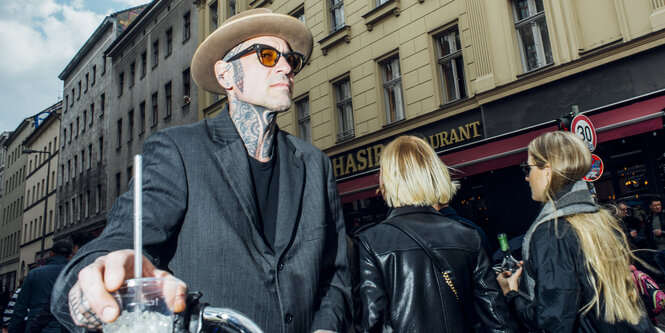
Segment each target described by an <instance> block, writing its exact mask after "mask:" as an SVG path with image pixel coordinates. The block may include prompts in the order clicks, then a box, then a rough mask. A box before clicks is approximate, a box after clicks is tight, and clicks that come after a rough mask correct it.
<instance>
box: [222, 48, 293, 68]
mask: <svg viewBox="0 0 665 333" xmlns="http://www.w3.org/2000/svg"><path fill="white" fill-rule="evenodd" d="M252 52H256V56H257V57H258V58H259V62H260V63H261V64H262V65H263V66H266V67H275V65H277V62H278V61H279V57H281V56H284V59H286V62H287V63H288V64H289V66H291V73H293V75H296V74H298V72H300V70H301V69H302V67H303V65H304V64H305V56H304V55H302V54H301V53H298V52H286V53H282V52H279V51H277V49H275V48H274V47H272V46H270V45H265V44H253V45H252V46H250V47H248V48H246V49H244V50H242V51H240V52H239V53H238V54H236V55H234V56H233V57H231V58H229V60H227V62H231V61H233V60H238V59H240V58H242V57H244V56H246V55H248V54H250V53H252Z"/></svg>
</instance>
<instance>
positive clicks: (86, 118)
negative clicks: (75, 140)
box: [81, 110, 88, 132]
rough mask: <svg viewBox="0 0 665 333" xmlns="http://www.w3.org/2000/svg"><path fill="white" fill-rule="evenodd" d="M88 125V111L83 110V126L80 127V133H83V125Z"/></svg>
mask: <svg viewBox="0 0 665 333" xmlns="http://www.w3.org/2000/svg"><path fill="white" fill-rule="evenodd" d="M87 123H88V110H83V126H82V127H81V132H85V124H87Z"/></svg>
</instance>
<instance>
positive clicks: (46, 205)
mask: <svg viewBox="0 0 665 333" xmlns="http://www.w3.org/2000/svg"><path fill="white" fill-rule="evenodd" d="M46 153H47V154H48V155H47V157H46V158H48V164H47V167H46V195H45V196H44V218H43V221H42V249H41V257H42V259H43V258H44V257H45V256H44V242H45V241H46V213H47V209H48V197H49V195H48V187H49V176H50V175H51V152H46ZM72 208H73V207H72Z"/></svg>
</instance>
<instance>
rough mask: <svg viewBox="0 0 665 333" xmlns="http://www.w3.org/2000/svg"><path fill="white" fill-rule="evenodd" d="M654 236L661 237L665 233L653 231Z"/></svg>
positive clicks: (658, 230) (657, 230)
mask: <svg viewBox="0 0 665 333" xmlns="http://www.w3.org/2000/svg"><path fill="white" fill-rule="evenodd" d="M653 234H654V235H655V236H658V237H660V235H662V234H663V231H662V230H660V229H653Z"/></svg>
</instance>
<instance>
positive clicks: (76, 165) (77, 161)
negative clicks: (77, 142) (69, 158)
mask: <svg viewBox="0 0 665 333" xmlns="http://www.w3.org/2000/svg"><path fill="white" fill-rule="evenodd" d="M78 165H79V157H78V155H74V170H73V172H72V179H74V178H76V173H77V172H78V171H77V170H78Z"/></svg>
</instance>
